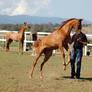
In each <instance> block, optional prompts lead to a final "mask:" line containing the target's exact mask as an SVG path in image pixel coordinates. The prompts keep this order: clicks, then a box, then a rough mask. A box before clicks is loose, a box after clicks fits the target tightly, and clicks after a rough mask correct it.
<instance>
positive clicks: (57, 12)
mask: <svg viewBox="0 0 92 92" xmlns="http://www.w3.org/2000/svg"><path fill="white" fill-rule="evenodd" d="M0 15H11V16H13V15H31V16H43V17H44V16H45V17H61V18H74V17H76V18H83V19H87V20H89V21H92V0H0Z"/></svg>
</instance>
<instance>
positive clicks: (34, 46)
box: [32, 39, 41, 56]
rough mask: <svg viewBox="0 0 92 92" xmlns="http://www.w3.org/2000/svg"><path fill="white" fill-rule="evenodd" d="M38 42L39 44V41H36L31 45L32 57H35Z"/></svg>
mask: <svg viewBox="0 0 92 92" xmlns="http://www.w3.org/2000/svg"><path fill="white" fill-rule="evenodd" d="M40 42H41V40H40V39H38V40H36V41H35V43H34V44H33V46H32V49H33V52H32V56H35V55H36V50H37V48H38V47H39V44H40Z"/></svg>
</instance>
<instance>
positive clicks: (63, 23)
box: [58, 18, 75, 30]
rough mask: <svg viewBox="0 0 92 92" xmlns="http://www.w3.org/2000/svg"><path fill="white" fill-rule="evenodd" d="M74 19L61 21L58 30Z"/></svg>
mask: <svg viewBox="0 0 92 92" xmlns="http://www.w3.org/2000/svg"><path fill="white" fill-rule="evenodd" d="M74 19H75V18H71V19H68V20H66V21H63V22H62V25H61V26H60V27H59V28H58V30H60V29H61V28H62V27H63V26H64V25H65V24H66V23H67V22H69V21H71V20H74Z"/></svg>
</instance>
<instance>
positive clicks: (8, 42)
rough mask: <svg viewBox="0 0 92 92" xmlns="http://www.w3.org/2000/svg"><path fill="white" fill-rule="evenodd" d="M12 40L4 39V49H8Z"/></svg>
mask: <svg viewBox="0 0 92 92" xmlns="http://www.w3.org/2000/svg"><path fill="white" fill-rule="evenodd" d="M11 42H12V40H11V39H8V40H6V51H9V45H10V43H11Z"/></svg>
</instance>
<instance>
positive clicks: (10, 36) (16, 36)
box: [6, 23, 28, 53]
mask: <svg viewBox="0 0 92 92" xmlns="http://www.w3.org/2000/svg"><path fill="white" fill-rule="evenodd" d="M27 27H28V26H27V24H26V23H24V24H23V25H22V27H21V29H20V30H19V31H18V32H8V33H7V34H6V51H9V45H10V43H11V42H12V41H13V40H14V41H17V42H19V52H20V49H21V51H22V53H23V43H24V30H25V29H26V28H27Z"/></svg>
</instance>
